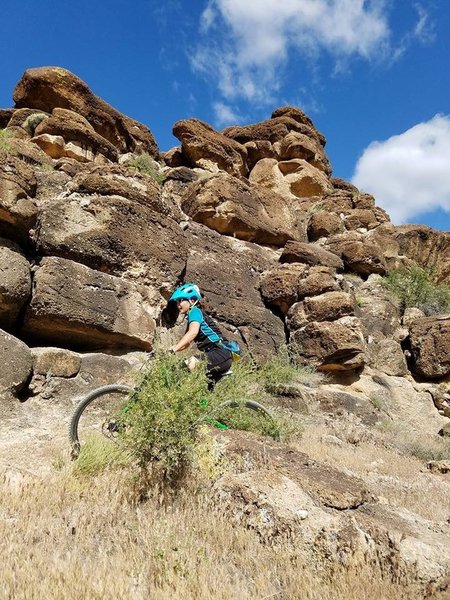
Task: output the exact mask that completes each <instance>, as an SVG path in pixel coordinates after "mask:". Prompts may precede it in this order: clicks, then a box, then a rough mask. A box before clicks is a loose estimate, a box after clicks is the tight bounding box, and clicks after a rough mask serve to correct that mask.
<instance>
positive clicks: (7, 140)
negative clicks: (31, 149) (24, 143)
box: [0, 129, 14, 152]
mask: <svg viewBox="0 0 450 600" xmlns="http://www.w3.org/2000/svg"><path fill="white" fill-rule="evenodd" d="M11 139H12V135H11V132H10V131H8V130H7V129H0V150H3V151H4V152H13V151H14V146H13V144H12V143H11Z"/></svg>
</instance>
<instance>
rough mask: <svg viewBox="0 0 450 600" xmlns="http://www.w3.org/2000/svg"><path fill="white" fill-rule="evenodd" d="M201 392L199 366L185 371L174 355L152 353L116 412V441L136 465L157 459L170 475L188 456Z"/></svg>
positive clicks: (195, 432) (186, 462)
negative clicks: (119, 429) (119, 428)
mask: <svg viewBox="0 0 450 600" xmlns="http://www.w3.org/2000/svg"><path fill="white" fill-rule="evenodd" d="M207 395H208V381H207V378H206V372H205V369H204V368H202V367H201V366H199V367H198V368H197V369H196V370H195V372H193V373H191V372H190V371H189V370H188V369H186V367H185V365H184V364H183V360H182V359H180V358H179V357H177V356H173V355H169V354H165V353H162V352H160V353H157V354H156V355H155V357H154V359H153V360H152V364H151V368H150V370H149V372H148V373H147V374H146V375H145V377H144V379H143V381H142V383H141V384H140V386H139V391H138V392H137V394H136V395H135V397H134V398H133V399H132V400H131V401H130V403H129V405H128V407H127V410H126V412H125V414H124V415H123V416H122V417H121V423H122V428H123V433H122V435H121V438H120V439H121V443H122V444H123V445H124V446H126V447H127V448H128V449H129V451H130V452H131V453H132V454H133V455H134V457H135V458H136V459H137V460H138V462H139V463H140V464H141V465H145V464H147V463H149V462H151V461H157V462H158V464H159V466H160V467H161V468H162V470H163V473H164V476H165V477H166V478H167V479H173V478H176V477H177V476H178V475H180V474H181V473H182V472H183V470H184V469H185V467H187V466H188V465H189V464H190V463H191V462H192V459H193V451H194V447H195V444H196V441H197V438H198V432H199V426H200V424H201V417H202V414H203V412H204V411H203V408H202V406H201V400H202V398H205V397H207Z"/></svg>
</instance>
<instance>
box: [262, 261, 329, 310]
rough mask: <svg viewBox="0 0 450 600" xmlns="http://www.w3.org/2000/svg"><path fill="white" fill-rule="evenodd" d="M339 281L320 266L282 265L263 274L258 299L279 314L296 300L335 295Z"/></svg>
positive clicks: (327, 268) (326, 268)
mask: <svg viewBox="0 0 450 600" xmlns="http://www.w3.org/2000/svg"><path fill="white" fill-rule="evenodd" d="M339 289H340V285H339V281H338V279H337V278H336V273H335V270H334V269H330V268H329V267H322V266H313V267H310V266H308V265H304V264H301V263H285V264H282V265H277V266H276V267H275V268H274V269H271V270H270V271H268V272H266V273H265V274H264V276H263V277H262V279H261V283H260V290H261V295H262V297H263V299H264V302H266V303H267V304H268V305H269V306H272V307H276V308H277V310H279V311H280V312H281V313H282V314H286V313H287V311H288V310H289V308H290V307H291V306H292V305H293V304H294V303H295V302H298V301H299V300H302V299H303V298H305V297H307V296H317V295H319V294H324V293H325V292H333V291H338V290H339Z"/></svg>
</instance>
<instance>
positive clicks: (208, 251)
mask: <svg viewBox="0 0 450 600" xmlns="http://www.w3.org/2000/svg"><path fill="white" fill-rule="evenodd" d="M187 233H188V234H189V237H188V246H189V254H188V260H187V265H186V273H185V280H186V281H195V282H196V283H197V284H198V285H199V286H200V289H201V290H202V292H203V293H204V295H205V298H206V302H207V304H206V309H207V311H208V312H209V313H210V314H211V315H212V316H213V317H215V318H216V319H218V321H220V322H221V323H222V324H225V325H226V327H227V328H228V330H230V329H231V330H232V331H235V332H236V333H238V334H239V335H240V336H241V339H242V340H243V342H244V343H245V344H246V345H247V347H248V349H249V352H250V354H251V355H252V357H254V358H256V359H258V358H262V357H269V356H272V355H273V353H274V352H276V351H277V349H278V348H279V347H280V345H282V344H283V343H284V342H285V335H284V326H283V323H282V321H281V320H280V319H279V318H277V317H276V316H275V315H273V314H272V312H271V311H270V310H268V309H267V308H266V307H265V306H264V303H263V301H262V298H261V296H260V293H259V290H258V287H259V278H260V275H261V273H262V272H263V271H264V270H265V269H267V268H268V267H269V268H270V266H271V265H275V264H276V262H277V258H278V257H277V255H276V253H275V252H273V251H272V250H269V249H268V248H262V247H260V246H257V245H256V244H252V243H250V242H243V241H241V240H236V239H233V238H230V237H225V236H221V235H220V234H218V233H216V232H215V231H212V230H210V229H208V228H207V227H205V226H203V225H198V224H196V223H192V224H191V225H190V226H189V228H188V230H187Z"/></svg>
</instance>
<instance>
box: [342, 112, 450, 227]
mask: <svg viewBox="0 0 450 600" xmlns="http://www.w3.org/2000/svg"><path fill="white" fill-rule="evenodd" d="M352 181H353V183H354V184H355V185H356V186H357V187H358V188H359V189H360V190H363V191H365V192H369V193H371V194H373V195H374V196H375V198H376V201H377V204H379V205H380V206H382V207H383V208H384V209H385V210H386V211H387V212H388V213H389V215H390V216H391V218H392V220H393V222H394V223H404V222H406V221H410V220H411V219H413V218H414V217H415V216H417V215H420V214H421V213H425V212H431V211H433V210H436V209H439V208H440V209H442V210H444V211H447V212H450V115H435V116H434V117H433V118H432V119H431V120H430V121H427V122H425V123H419V124H418V125H415V126H414V127H412V128H411V129H408V130H407V131H405V132H404V133H402V134H400V135H396V136H393V137H391V138H389V139H388V140H385V141H383V142H373V143H372V144H370V145H369V146H368V147H367V148H366V149H365V150H364V152H363V154H362V156H361V158H360V159H359V160H358V162H357V164H356V168H355V174H354V176H353V178H352Z"/></svg>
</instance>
